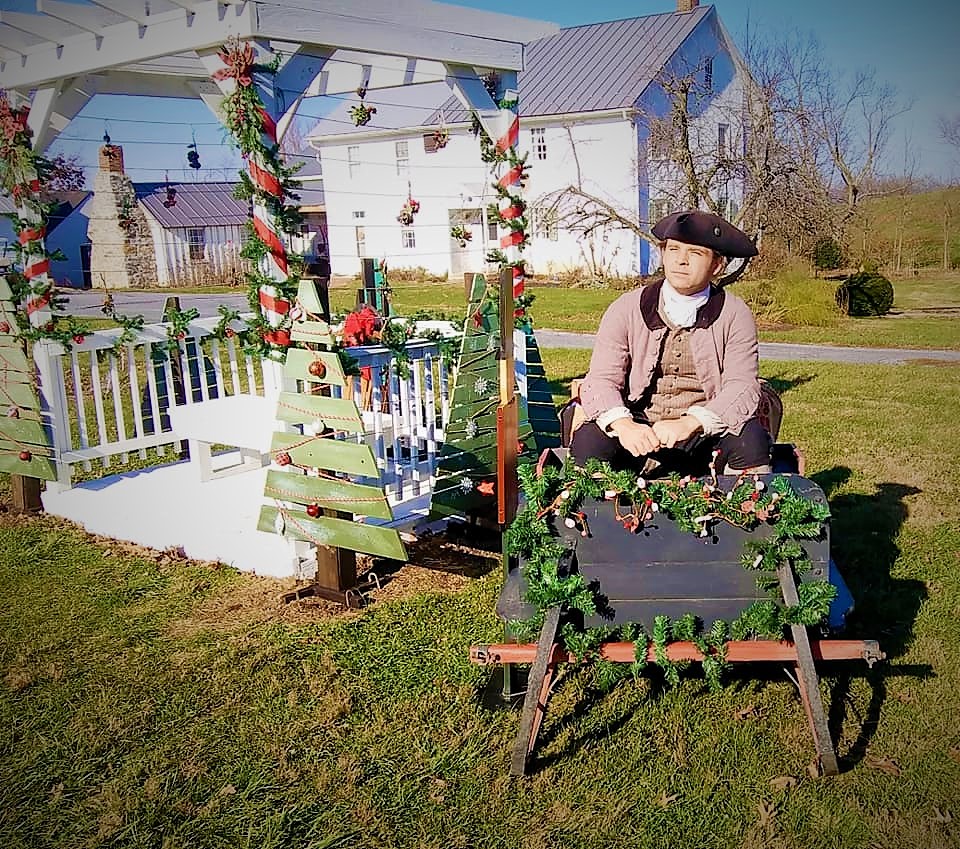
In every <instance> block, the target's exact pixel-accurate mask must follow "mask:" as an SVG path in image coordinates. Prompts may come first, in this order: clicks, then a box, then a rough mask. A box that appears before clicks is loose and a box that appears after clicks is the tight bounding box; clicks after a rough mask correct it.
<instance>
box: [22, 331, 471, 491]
mask: <svg viewBox="0 0 960 849" xmlns="http://www.w3.org/2000/svg"><path fill="white" fill-rule="evenodd" d="M217 323H218V319H216V318H209V319H199V320H197V321H194V322H192V323H191V324H190V325H189V327H188V329H187V332H186V335H185V338H183V339H182V340H180V342H179V349H180V352H179V374H182V380H181V379H180V378H179V376H178V374H177V372H178V369H176V368H175V367H174V364H173V363H172V362H171V360H170V358H168V357H166V356H162V357H158V358H156V359H154V358H153V357H152V356H151V352H152V351H153V350H158V351H163V352H165V351H166V341H167V332H166V325H164V324H153V325H148V326H145V327H144V328H143V329H142V330H141V331H140V332H138V333H137V334H136V338H135V339H134V340H133V341H132V342H131V343H130V344H126V345H124V346H123V347H122V349H121V353H120V355H119V356H117V355H114V354H113V353H111V351H112V349H113V346H114V343H115V341H116V339H117V338H118V337H119V335H120V332H121V331H120V330H119V329H110V330H102V331H97V332H96V333H91V334H89V335H88V336H87V337H86V338H85V339H84V341H83V342H82V343H80V344H74V345H73V347H72V349H71V350H70V351H67V350H65V348H64V347H63V346H61V345H59V344H58V343H55V342H49V341H41V342H38V343H37V344H36V345H35V347H34V359H35V361H36V364H37V369H38V373H39V381H40V390H41V398H42V403H43V406H44V416H45V422H46V424H47V426H48V431H49V433H50V435H51V438H52V443H53V460H54V463H55V465H56V468H57V472H58V481H57V482H56V483H55V484H51V485H50V486H48V488H50V487H51V486H52V487H53V488H54V489H55V490H57V491H62V490H64V489H68V488H70V487H71V486H72V485H74V483H76V482H77V480H79V479H88V478H90V477H92V476H102V475H103V474H109V473H110V470H111V469H112V468H113V467H115V466H118V464H122V466H123V467H128V466H129V464H131V462H132V463H133V464H134V465H141V466H142V465H149V464H152V463H157V462H163V460H164V459H166V458H169V460H176V459H178V457H179V456H180V451H181V441H182V439H183V438H184V437H183V435H181V434H177V433H176V432H175V430H174V429H173V428H172V427H171V425H170V422H169V418H168V416H167V409H168V407H169V406H171V405H176V404H203V403H204V402H207V401H210V400H212V399H217V398H224V397H226V396H230V395H241V394H248V395H259V396H264V397H266V398H272V397H275V396H276V395H277V393H278V392H279V390H280V388H281V386H280V385H279V384H280V381H281V380H282V378H281V377H280V370H279V369H278V368H277V367H276V364H274V363H270V362H261V360H259V359H258V358H255V357H251V356H248V355H246V354H245V353H244V352H243V350H242V349H241V347H240V345H239V344H238V342H237V341H236V338H235V337H234V338H228V339H225V340H223V341H221V340H219V339H217V338H216V337H215V336H213V329H214V328H215V327H216V325H217ZM407 351H408V352H409V354H410V358H411V362H410V374H409V376H406V377H403V378H401V377H399V376H398V375H397V373H396V369H395V368H394V362H393V355H392V352H391V351H390V350H389V349H387V348H384V347H382V346H366V347H362V348H352V349H351V350H350V352H351V354H352V355H353V356H354V358H355V359H356V360H357V361H358V363H359V365H360V366H364V367H366V366H368V367H370V368H371V369H372V374H373V376H374V379H373V402H372V409H370V410H364V411H362V412H363V419H364V422H365V425H366V432H365V433H363V434H358V435H355V436H351V437H347V436H344V435H340V436H339V437H338V438H351V439H356V440H357V441H366V442H368V443H369V444H370V446H371V448H372V449H373V452H374V456H375V458H376V461H377V467H378V468H379V470H380V483H381V484H382V485H383V486H384V487H385V489H386V493H387V497H388V500H389V501H390V502H391V503H392V504H398V503H401V502H403V501H406V500H408V499H411V498H415V497H417V496H422V495H424V494H426V493H429V492H430V489H431V486H432V480H433V475H434V472H435V470H436V462H437V457H438V455H439V448H440V446H441V445H442V443H443V428H444V426H445V424H446V422H447V420H448V417H449V413H450V396H451V393H452V391H453V381H452V379H451V377H450V375H449V374H448V371H447V369H446V368H445V367H444V366H443V365H442V364H441V363H440V362H439V356H438V351H437V346H436V345H435V344H434V343H431V342H427V341H422V342H417V341H411V342H410V343H409V344H408V345H407ZM378 376H381V378H380V379H378ZM381 381H383V383H382V382H381ZM384 384H385V385H384ZM336 392H337V393H338V394H339V393H340V390H339V389H336ZM360 397H361V393H360V380H359V377H356V378H354V398H356V399H357V400H358V401H359V399H360ZM158 458H160V459H158ZM137 459H139V463H137Z"/></svg>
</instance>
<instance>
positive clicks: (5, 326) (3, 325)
mask: <svg viewBox="0 0 960 849" xmlns="http://www.w3.org/2000/svg"><path fill="white" fill-rule="evenodd" d="M9 332H10V322H9V321H0V333H9Z"/></svg>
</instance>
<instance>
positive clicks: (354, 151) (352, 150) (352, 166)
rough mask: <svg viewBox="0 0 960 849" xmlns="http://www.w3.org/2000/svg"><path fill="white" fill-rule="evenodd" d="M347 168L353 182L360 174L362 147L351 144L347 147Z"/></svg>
mask: <svg viewBox="0 0 960 849" xmlns="http://www.w3.org/2000/svg"><path fill="white" fill-rule="evenodd" d="M347 168H348V170H349V171H350V179H351V180H352V179H353V178H354V177H356V176H357V174H359V173H360V145H358V144H351V145H349V146H348V147H347Z"/></svg>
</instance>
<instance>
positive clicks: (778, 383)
mask: <svg viewBox="0 0 960 849" xmlns="http://www.w3.org/2000/svg"><path fill="white" fill-rule="evenodd" d="M816 379H817V375H815V374H799V375H797V376H796V377H791V378H786V377H781V376H780V375H771V376H770V377H765V378H764V380H766V382H767V383H769V384H770V386H771V387H772V388H773V389H774V391H775V392H776V393H777V394H778V395H784V394H786V393H787V392H789V391H790V390H791V389H796V388H797V387H798V386H803V384H805V383H810V381H811V380H816Z"/></svg>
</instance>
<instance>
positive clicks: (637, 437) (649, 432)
mask: <svg viewBox="0 0 960 849" xmlns="http://www.w3.org/2000/svg"><path fill="white" fill-rule="evenodd" d="M610 430H612V431H613V432H614V433H615V434H616V435H617V439H619V440H620V444H621V445H622V446H623V447H624V448H626V449H627V451H629V452H630V453H631V454H632V455H633V456H634V457H640V456H642V455H645V454H652V453H653V452H654V451H656V450H658V449H659V448H660V440H659V439H658V438H657V434H656V433H655V432H654V430H653V428H652V427H650V425H645V424H640V422H635V421H634V420H633V419H628V418H623V419H617V420H616V421H615V422H613V423H612V424H611V425H610Z"/></svg>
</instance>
